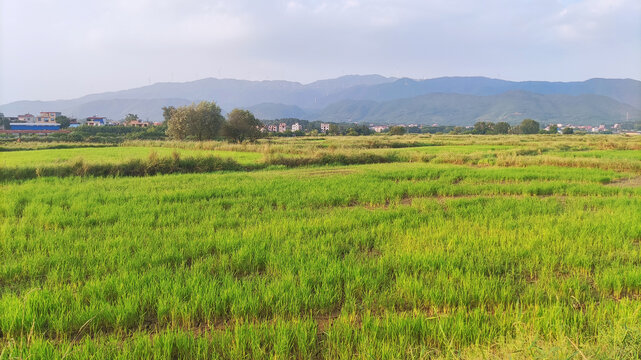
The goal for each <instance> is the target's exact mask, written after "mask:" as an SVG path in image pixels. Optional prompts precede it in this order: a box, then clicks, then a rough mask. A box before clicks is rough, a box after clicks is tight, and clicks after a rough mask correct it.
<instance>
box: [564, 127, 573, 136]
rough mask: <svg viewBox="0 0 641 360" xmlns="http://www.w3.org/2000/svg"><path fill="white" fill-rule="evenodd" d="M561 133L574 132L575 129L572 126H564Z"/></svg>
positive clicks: (568, 133)
mask: <svg viewBox="0 0 641 360" xmlns="http://www.w3.org/2000/svg"><path fill="white" fill-rule="evenodd" d="M561 133H562V134H564V135H570V134H574V129H573V128H571V127H564V128H563V130H561Z"/></svg>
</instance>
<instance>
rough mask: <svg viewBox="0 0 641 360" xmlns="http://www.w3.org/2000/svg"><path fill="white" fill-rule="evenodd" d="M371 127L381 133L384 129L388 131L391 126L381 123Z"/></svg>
mask: <svg viewBox="0 0 641 360" xmlns="http://www.w3.org/2000/svg"><path fill="white" fill-rule="evenodd" d="M370 129H372V130H374V132H377V133H380V132H383V131H387V129H389V126H387V125H379V126H372V127H370Z"/></svg>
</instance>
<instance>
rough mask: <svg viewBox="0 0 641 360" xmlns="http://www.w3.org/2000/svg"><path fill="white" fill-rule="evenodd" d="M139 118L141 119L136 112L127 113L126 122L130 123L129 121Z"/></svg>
mask: <svg viewBox="0 0 641 360" xmlns="http://www.w3.org/2000/svg"><path fill="white" fill-rule="evenodd" d="M139 120H140V118H139V117H138V115H136V114H127V116H125V120H124V122H125V124H129V123H131V122H133V121H139Z"/></svg>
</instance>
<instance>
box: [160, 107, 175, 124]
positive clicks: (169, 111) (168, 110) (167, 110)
mask: <svg viewBox="0 0 641 360" xmlns="http://www.w3.org/2000/svg"><path fill="white" fill-rule="evenodd" d="M175 112H176V108H175V107H174V106H163V107H162V117H163V119H164V121H165V123H169V119H171V116H172V115H173V114H174V113H175Z"/></svg>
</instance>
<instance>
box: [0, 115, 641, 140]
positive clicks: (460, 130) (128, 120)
mask: <svg viewBox="0 0 641 360" xmlns="http://www.w3.org/2000/svg"><path fill="white" fill-rule="evenodd" d="M0 118H3V119H4V121H3V124H4V129H0V133H3V134H20V133H34V134H47V133H55V132H68V131H70V129H73V128H78V127H80V126H91V127H95V126H127V127H138V128H146V127H151V126H162V125H163V124H164V122H162V121H143V120H140V119H139V118H138V116H137V115H135V114H128V115H127V116H126V117H125V118H124V119H121V120H112V119H108V118H107V117H105V116H99V115H94V116H90V117H87V118H84V119H82V120H77V119H74V118H69V117H67V116H65V115H63V114H62V113H61V112H56V111H43V112H40V113H39V115H33V114H30V113H26V114H22V115H18V116H13V117H11V116H9V117H8V116H3V115H2V114H1V113H0ZM282 120H287V122H285V121H280V120H271V121H262V122H263V123H264V124H265V125H263V126H262V127H261V129H260V130H261V132H262V133H269V134H274V135H278V136H296V135H306V134H316V133H318V134H333V135H340V134H343V135H350V134H352V135H364V134H363V133H362V131H360V132H358V133H354V132H351V133H350V132H349V129H354V128H356V127H358V128H360V129H361V130H362V129H365V132H366V133H365V134H367V133H369V134H374V133H391V134H397V135H398V134H403V133H416V134H419V133H450V134H478V132H477V131H475V127H476V126H477V125H476V124H475V125H469V126H452V125H439V124H437V123H434V124H431V125H422V124H415V123H413V124H394V125H391V124H367V125H365V124H363V125H359V124H357V123H347V122H344V123H341V122H337V123H330V122H318V121H315V122H309V121H306V120H300V119H282ZM479 123H484V122H477V124H479ZM484 124H492V123H484ZM332 126H334V127H333V128H332ZM0 127H1V125H0ZM393 128H396V129H397V130H398V129H402V131H401V132H395V131H393ZM540 131H541V132H544V133H559V134H572V133H575V132H576V133H584V134H628V135H641V132H640V131H638V130H633V129H629V128H625V127H624V126H622V124H619V123H616V124H613V125H611V126H608V125H603V124H602V125H598V126H590V125H574V124H562V123H558V124H549V125H546V126H544V127H542V128H541V130H540Z"/></svg>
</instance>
